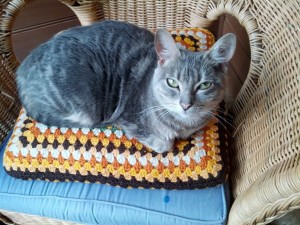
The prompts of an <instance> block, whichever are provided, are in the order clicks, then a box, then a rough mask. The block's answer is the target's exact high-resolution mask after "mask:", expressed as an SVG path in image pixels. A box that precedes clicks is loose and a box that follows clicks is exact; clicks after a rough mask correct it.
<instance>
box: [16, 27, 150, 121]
mask: <svg viewBox="0 0 300 225" xmlns="http://www.w3.org/2000/svg"><path fill="white" fill-rule="evenodd" d="M153 42H154V35H153V34H152V33H151V32H150V31H147V30H146V29H143V28H139V27H137V26H135V25H132V24H129V23H124V22H117V21H103V22H97V23H94V24H93V25H90V26H83V27H75V28H71V29H69V30H65V31H62V32H61V33H58V34H57V35H55V36H54V37H53V38H52V39H50V40H49V41H48V42H46V43H44V44H42V45H40V46H39V47H38V48H36V49H35V50H33V51H32V53H31V54H30V55H29V56H28V57H27V58H26V59H25V60H24V61H23V62H22V64H21V65H20V66H19V68H18V70H17V73H16V74H17V77H16V80H17V86H18V92H19V97H20V100H21V102H22V104H23V106H24V107H25V109H26V111H27V113H28V114H29V115H30V116H32V117H33V118H35V119H37V120H38V121H41V122H44V123H46V124H55V125H66V124H65V123H64V122H63V121H62V120H61V121H62V122H61V121H57V120H58V119H57V118H51V115H54V114H59V115H65V117H67V118H72V119H73V117H72V115H74V113H72V112H70V109H75V108H76V110H77V111H80V112H84V115H87V114H89V118H91V119H90V120H89V121H96V120H98V118H103V120H105V119H107V118H110V116H111V115H112V113H113V112H114V111H115V109H116V108H117V107H118V106H119V105H120V104H121V103H120V102H124V101H123V100H124V99H123V98H125V97H122V98H120V96H124V95H122V94H121V90H123V89H124V90H125V89H126V88H124V87H122V84H125V83H128V82H127V81H128V80H133V79H131V78H132V76H135V75H132V74H138V75H136V78H138V79H139V80H142V78H141V77H142V76H144V74H145V73H144V71H142V72H139V71H137V68H141V65H140V62H143V64H145V60H143V59H145V58H147V59H148V64H147V65H146V66H145V67H147V68H148V65H150V67H151V68H152V67H153V66H152V64H154V63H155V62H156V58H155V57H156V56H155V52H154V49H153ZM149 53H150V54H149ZM134 66H136V67H137V68H135V69H134V71H135V72H131V71H133V69H132V68H133V67H134ZM45 112H47V113H45ZM77 114H78V113H77ZM82 115H83V114H78V116H77V117H78V118H80V117H82ZM93 116H95V118H92V117H93ZM77 117H76V118H77ZM96 117H97V118H96ZM49 118H50V119H49ZM101 120H102V119H101ZM89 124H94V123H92V122H90V123H89Z"/></svg>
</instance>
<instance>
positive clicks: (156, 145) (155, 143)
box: [138, 135, 174, 153]
mask: <svg viewBox="0 0 300 225" xmlns="http://www.w3.org/2000/svg"><path fill="white" fill-rule="evenodd" d="M138 140H139V141H140V142H141V143H143V144H144V145H145V146H147V147H148V148H151V149H152V150H153V151H155V152H157V153H164V152H168V151H171V150H172V149H173V145H174V140H166V139H162V138H160V137H158V136H156V135H149V136H148V137H144V138H140V139H138Z"/></svg>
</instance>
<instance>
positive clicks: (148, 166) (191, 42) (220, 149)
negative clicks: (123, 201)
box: [3, 28, 228, 189]
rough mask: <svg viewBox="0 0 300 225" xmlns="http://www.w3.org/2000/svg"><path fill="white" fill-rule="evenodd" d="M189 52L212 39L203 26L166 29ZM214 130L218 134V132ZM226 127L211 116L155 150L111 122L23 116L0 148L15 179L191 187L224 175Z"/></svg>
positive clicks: (206, 45) (208, 44) (220, 179)
mask: <svg viewBox="0 0 300 225" xmlns="http://www.w3.org/2000/svg"><path fill="white" fill-rule="evenodd" d="M170 32H171V34H172V36H173V37H174V39H175V41H176V42H177V43H179V44H181V45H183V46H185V47H186V48H187V49H190V50H192V51H199V50H206V49H208V48H210V47H211V46H212V44H213V43H214V37H213V35H212V34H211V33H210V32H209V31H207V30H204V29H199V28H195V29H192V28H187V29H181V30H172V31H170ZM219 133H220V135H219ZM225 139H226V132H225V131H224V130H223V128H222V127H220V126H219V125H218V121H217V120H215V119H213V120H211V121H209V122H208V123H207V125H206V126H205V127H204V128H203V129H201V130H200V131H198V132H196V133H195V134H194V135H192V136H191V137H190V138H189V139H187V140H177V141H176V142H175V145H174V149H173V150H172V151H170V152H165V153H162V154H161V153H156V152H154V151H152V150H151V149H149V148H147V147H145V146H144V145H143V144H141V143H140V142H138V141H137V140H136V139H128V138H127V137H126V134H125V133H124V132H123V131H122V130H121V129H119V128H117V127H113V126H111V127H102V128H96V129H89V128H65V127H61V128H58V127H48V126H46V125H44V124H42V123H39V122H37V121H35V120H33V119H31V118H30V117H28V116H27V115H26V112H25V110H24V109H22V110H21V113H20V115H19V117H18V119H17V122H16V125H15V128H14V131H13V134H12V136H11V139H10V141H9V143H8V145H7V148H6V150H5V153H4V159H3V160H4V163H3V165H4V168H5V170H6V172H7V173H8V174H10V175H11V176H13V177H16V178H21V179H40V180H47V181H63V182H68V181H77V182H91V183H102V184H109V185H114V186H120V187H126V188H156V189H161V188H164V189H195V188H205V187H212V186H215V185H218V184H220V183H223V182H224V181H225V179H226V177H227V172H228V171H227V160H226V159H227V158H226V150H227V149H226V145H227V143H226V140H225Z"/></svg>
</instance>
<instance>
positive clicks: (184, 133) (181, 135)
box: [177, 128, 200, 140]
mask: <svg viewBox="0 0 300 225" xmlns="http://www.w3.org/2000/svg"><path fill="white" fill-rule="evenodd" d="M198 130H200V128H194V129H188V130H181V131H179V132H178V136H177V139H183V140H185V139H188V138H190V137H191V136H192V134H194V133H195V132H196V131H198Z"/></svg>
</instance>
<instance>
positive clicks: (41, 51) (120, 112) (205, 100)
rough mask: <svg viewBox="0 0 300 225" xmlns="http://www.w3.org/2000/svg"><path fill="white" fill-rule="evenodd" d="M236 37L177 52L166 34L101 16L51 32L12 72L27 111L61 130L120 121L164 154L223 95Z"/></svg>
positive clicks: (202, 119)
mask: <svg viewBox="0 0 300 225" xmlns="http://www.w3.org/2000/svg"><path fill="white" fill-rule="evenodd" d="M235 45H236V38H235V36H234V35H233V34H227V35H225V36H224V37H223V38H221V39H220V40H219V41H218V42H217V43H216V44H215V45H214V46H213V47H212V48H211V49H210V50H209V51H207V52H198V53H195V52H189V51H186V50H183V49H178V48H177V47H176V44H175V43H174V41H173V39H172V37H171V35H170V34H169V33H168V32H167V31H165V30H163V29H159V30H158V31H157V32H156V34H155V35H154V34H153V33H151V32H150V31H147V30H145V29H142V28H139V27H136V26H134V25H132V24H128V23H124V22H116V21H104V22H99V23H95V24H93V25H91V26H85V27H76V28H72V29H69V30H66V31H64V32H61V33H59V34H57V35H56V36H54V37H53V38H52V39H51V40H49V41H48V42H46V43H45V44H42V45H41V46H39V47H38V48H37V49H35V50H34V51H32V53H31V54H30V55H29V56H28V57H27V58H26V59H25V60H24V61H23V63H22V64H21V65H20V67H19V68H18V70H17V85H18V91H19V96H20V99H21V102H22V104H23V106H24V107H25V109H26V111H27V114H28V115H29V116H30V117H32V118H34V119H36V120H37V121H39V122H41V123H44V124H47V125H50V126H58V127H98V126H105V125H117V126H119V127H121V128H122V129H123V130H124V131H125V133H126V135H127V136H128V137H136V138H137V139H138V140H139V141H140V142H142V143H143V144H145V145H146V146H148V147H150V148H152V149H153V150H154V151H156V152H159V153H162V152H166V151H168V150H170V149H171V148H172V145H173V142H174V139H175V138H187V137H189V136H190V135H191V134H193V133H194V132H195V131H196V130H199V129H200V128H202V127H203V126H204V125H205V124H206V122H207V121H208V119H210V118H211V116H212V112H213V111H215V110H216V108H217V107H218V104H219V103H220V102H221V101H222V99H223V97H224V88H225V79H226V76H225V73H226V69H227V63H228V61H229V60H230V59H231V57H232V56H233V54H234V51H235Z"/></svg>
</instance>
